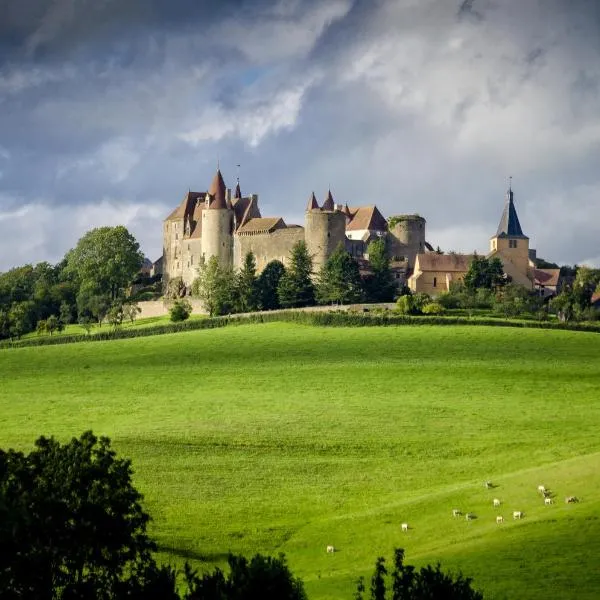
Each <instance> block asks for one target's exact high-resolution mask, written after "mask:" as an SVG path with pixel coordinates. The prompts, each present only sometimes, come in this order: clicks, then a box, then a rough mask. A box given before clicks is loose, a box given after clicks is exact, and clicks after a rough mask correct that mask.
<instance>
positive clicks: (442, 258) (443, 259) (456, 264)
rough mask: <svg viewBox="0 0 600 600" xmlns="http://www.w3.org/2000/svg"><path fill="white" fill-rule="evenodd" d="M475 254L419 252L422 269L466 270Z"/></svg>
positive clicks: (420, 267)
mask: <svg viewBox="0 0 600 600" xmlns="http://www.w3.org/2000/svg"><path fill="white" fill-rule="evenodd" d="M474 256H475V255H474V254H436V253H435V252H433V253H429V254H417V258H416V261H415V263H416V262H418V263H419V270H420V271H445V272H459V273H462V272H466V271H468V270H469V266H470V264H471V262H472V260H473V257H474Z"/></svg>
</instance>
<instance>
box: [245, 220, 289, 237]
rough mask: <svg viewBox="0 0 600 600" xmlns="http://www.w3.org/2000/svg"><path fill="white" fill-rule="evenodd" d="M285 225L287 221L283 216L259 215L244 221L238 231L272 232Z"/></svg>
mask: <svg viewBox="0 0 600 600" xmlns="http://www.w3.org/2000/svg"><path fill="white" fill-rule="evenodd" d="M284 227H285V223H284V221H283V219H282V218H281V217H258V218H254V219H250V220H249V221H247V222H246V223H244V224H243V225H242V226H241V227H239V228H238V233H270V232H271V231H274V230H275V229H283V228H284Z"/></svg>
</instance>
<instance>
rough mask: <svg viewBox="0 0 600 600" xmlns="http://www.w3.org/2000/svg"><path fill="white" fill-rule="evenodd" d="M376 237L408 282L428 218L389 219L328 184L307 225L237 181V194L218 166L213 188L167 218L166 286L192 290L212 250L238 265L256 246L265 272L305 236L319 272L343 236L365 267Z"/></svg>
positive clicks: (187, 199)
mask: <svg viewBox="0 0 600 600" xmlns="http://www.w3.org/2000/svg"><path fill="white" fill-rule="evenodd" d="M378 238H384V239H385V242H386V246H387V250H388V254H389V256H391V257H392V271H393V272H394V277H395V278H396V280H397V283H398V285H403V284H404V283H405V281H406V275H407V273H408V272H409V270H410V269H412V268H413V266H414V264H415V259H416V256H417V255H418V254H419V253H423V252H425V251H426V250H427V249H429V250H431V247H430V246H429V245H428V244H427V242H426V241H425V219H424V218H423V217H421V216H419V215H402V216H399V217H394V220H393V222H392V223H391V224H388V221H386V219H385V218H384V217H383V215H382V214H381V213H380V212H379V210H378V209H377V207H376V206H374V205H371V206H357V207H349V206H348V204H337V203H336V202H335V201H334V199H333V196H332V194H331V190H330V191H329V192H328V193H327V196H326V198H325V200H324V201H323V203H322V205H321V206H319V202H318V201H317V199H316V197H315V195H314V193H313V194H312V195H311V197H310V198H309V201H308V205H307V207H306V211H305V213H304V226H301V225H290V224H287V223H285V222H284V220H283V219H282V218H281V217H263V216H262V214H261V212H260V208H259V205H258V195H256V194H250V195H248V196H243V195H242V192H241V189H240V184H239V181H238V182H237V185H236V187H235V191H234V192H233V194H232V192H231V189H228V188H227V187H226V185H225V182H224V180H223V176H222V175H221V171H220V170H217V172H216V174H215V176H214V178H213V180H212V183H211V185H210V187H209V189H208V191H207V192H192V191H189V192H188V193H187V194H186V195H185V196H184V198H183V200H182V201H181V203H180V204H179V206H178V207H177V208H176V209H175V210H174V211H173V212H172V213H171V214H170V215H169V216H168V217H167V218H166V219H165V221H164V223H163V257H162V269H161V270H162V273H163V281H164V282H165V285H168V283H169V281H173V280H176V279H177V280H178V281H179V282H181V286H182V287H185V288H186V289H187V290H189V288H190V287H191V285H192V282H193V281H194V279H195V278H196V277H197V276H198V266H199V265H200V264H201V263H202V261H205V260H208V259H209V258H210V257H212V256H216V257H217V258H218V260H219V263H220V264H221V265H222V266H230V267H234V268H239V267H240V266H241V265H242V262H243V260H244V257H245V256H246V254H247V253H248V252H252V253H253V254H254V256H255V257H256V266H257V271H258V272H260V271H262V269H264V268H265V266H266V265H267V264H268V263H269V262H270V261H272V260H279V261H281V262H282V263H283V264H284V265H286V266H287V265H288V264H289V255H290V251H291V249H292V246H293V245H294V244H295V243H296V242H298V241H300V240H303V241H304V242H306V245H307V248H308V251H309V253H310V255H311V256H312V259H313V268H314V271H315V273H318V272H319V270H320V268H321V266H322V265H323V264H324V263H325V261H326V260H327V258H328V257H329V256H330V255H331V253H332V252H333V251H334V250H335V248H336V247H337V246H338V244H340V243H342V244H343V245H344V246H345V248H346V249H347V250H348V252H350V254H351V255H352V256H353V257H355V258H356V259H357V260H358V261H359V264H360V265H361V269H362V270H363V271H364V270H368V254H367V248H368V245H369V243H370V242H371V241H372V240H374V239H378Z"/></svg>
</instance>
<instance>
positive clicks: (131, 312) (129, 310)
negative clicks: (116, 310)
mask: <svg viewBox="0 0 600 600" xmlns="http://www.w3.org/2000/svg"><path fill="white" fill-rule="evenodd" d="M141 312H142V309H141V308H140V307H139V306H138V305H137V304H136V303H135V302H128V303H127V304H124V305H123V316H124V317H125V318H126V319H129V321H130V322H131V324H132V325H133V322H134V321H135V320H136V318H137V316H138V315H139V314H140V313H141Z"/></svg>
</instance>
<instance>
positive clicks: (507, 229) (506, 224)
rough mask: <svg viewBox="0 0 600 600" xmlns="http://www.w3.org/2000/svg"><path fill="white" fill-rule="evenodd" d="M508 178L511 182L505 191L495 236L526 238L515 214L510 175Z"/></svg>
mask: <svg viewBox="0 0 600 600" xmlns="http://www.w3.org/2000/svg"><path fill="white" fill-rule="evenodd" d="M510 179H511V182H510V184H509V186H508V190H507V191H506V201H505V203H504V210H503V211H502V216H501V217H500V223H499V225H498V231H496V236H495V237H513V238H526V237H527V236H526V235H525V234H524V233H523V230H522V229H521V223H519V217H518V216H517V209H516V208H515V203H514V194H513V191H512V177H511V178H510Z"/></svg>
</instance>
